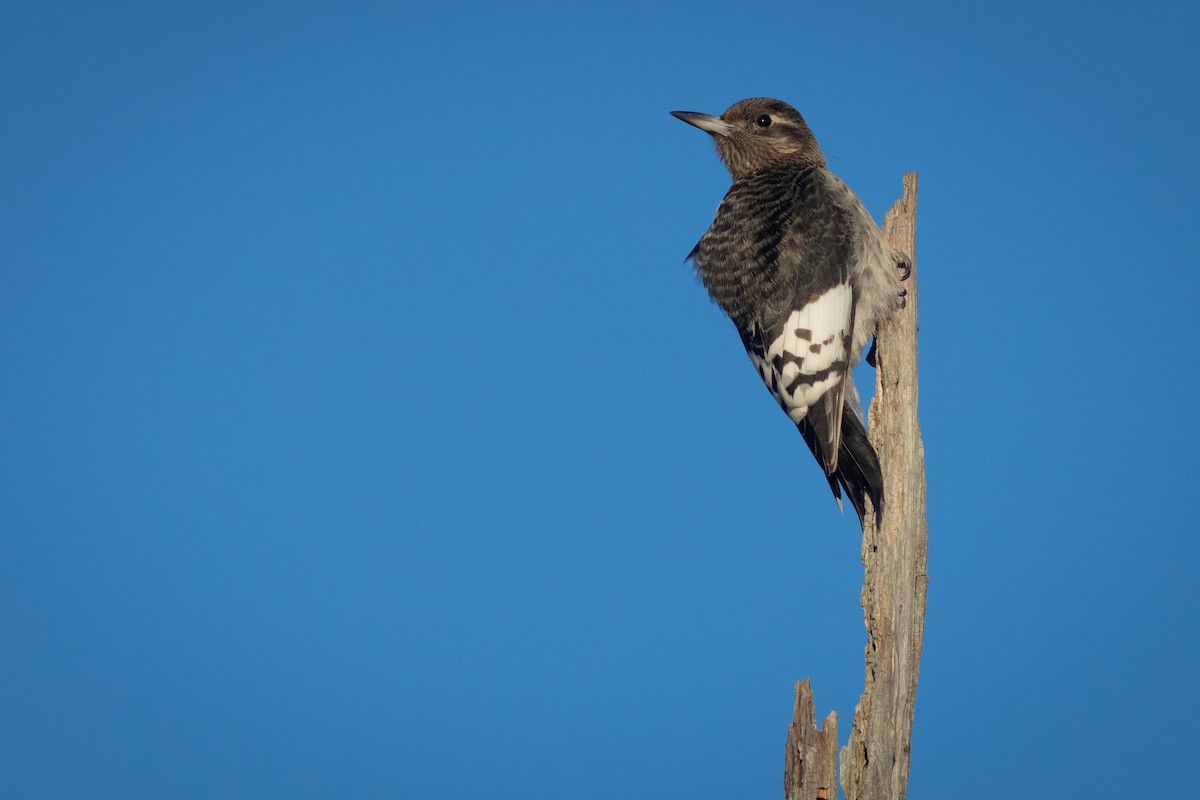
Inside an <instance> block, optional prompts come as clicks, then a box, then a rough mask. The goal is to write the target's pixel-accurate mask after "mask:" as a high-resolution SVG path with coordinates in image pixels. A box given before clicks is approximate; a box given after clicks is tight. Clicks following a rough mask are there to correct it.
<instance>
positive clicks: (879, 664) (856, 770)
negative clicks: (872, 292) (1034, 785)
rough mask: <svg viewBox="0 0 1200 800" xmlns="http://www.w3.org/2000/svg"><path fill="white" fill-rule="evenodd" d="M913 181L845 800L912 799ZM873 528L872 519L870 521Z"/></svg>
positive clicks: (867, 547) (920, 477)
mask: <svg viewBox="0 0 1200 800" xmlns="http://www.w3.org/2000/svg"><path fill="white" fill-rule="evenodd" d="M916 231H917V174H916V173H915V172H907V173H905V174H904V196H903V197H902V198H901V199H900V200H898V201H896V203H895V204H894V205H893V206H892V207H891V208H890V209H889V210H888V212H887V215H886V216H885V217H884V223H883V232H884V235H885V236H887V238H888V241H889V242H891V244H892V247H895V248H896V249H897V250H900V251H902V252H905V253H907V254H908V255H909V257H910V258H911V259H912V263H913V270H912V274H911V275H909V277H908V280H907V281H905V289H906V290H907V295H906V297H905V300H906V304H905V307H904V309H903V310H901V311H900V313H898V314H896V315H895V316H894V317H893V318H892V319H891V320H889V321H888V322H886V323H885V324H884V325H883V326H882V328H881V329H880V331H879V336H878V347H877V350H876V356H877V358H876V363H877V364H878V370H877V371H876V373H875V399H874V400H873V401H872V403H871V411H870V414H869V415H868V422H869V424H868V430H869V433H870V437H871V444H873V445H874V446H875V451H876V452H877V453H879V462H880V464H881V465H882V467H883V496H884V498H885V503H884V513H883V519H882V520H880V525H879V526H878V529H876V527H875V526H872V525H870V524H867V525H866V530H864V531H863V543H862V560H863V566H864V567H865V568H866V578H865V580H864V581H863V591H862V605H863V617H864V619H865V621H866V625H867V648H866V656H867V680H866V686H865V687H864V688H863V695H862V699H861V700H859V702H858V707H857V708H856V709H855V710H854V722H853V724H852V725H851V728H850V742H849V744H847V745H846V747H845V748H843V749H842V791H844V792H845V793H846V798H847V800H903V798H904V796H905V794H906V792H907V791H908V763H909V748H910V746H911V742H912V723H913V708H914V704H915V702H916V697H917V676H918V673H919V670H920V665H921V645H922V642H923V640H924V634H925V588H926V586H927V585H928V583H929V575H928V571H927V563H926V562H927V558H926V557H927V553H928V547H929V545H928V530H927V527H926V522H925V447H924V445H923V444H922V442H921V426H920V423H919V422H918V419H917V259H916V255H917V253H916ZM868 523H869V520H868Z"/></svg>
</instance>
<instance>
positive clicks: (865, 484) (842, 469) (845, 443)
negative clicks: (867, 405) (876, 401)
mask: <svg viewBox="0 0 1200 800" xmlns="http://www.w3.org/2000/svg"><path fill="white" fill-rule="evenodd" d="M855 399H856V398H852V397H847V398H846V400H845V401H844V402H843V404H842V430H841V440H840V442H839V444H838V458H837V466H836V467H834V469H833V471H832V472H826V473H825V479H826V480H828V481H829V489H830V490H831V491H832V492H833V496H834V499H836V500H837V502H838V507H839V508H840V507H841V505H842V489H845V491H846V496H847V497H848V498H850V504H851V505H853V506H854V511H855V513H857V514H858V523H859V525H865V524H866V523H865V521H864V520H865V515H866V502H865V500H866V498H867V497H870V498H871V505H872V506H873V507H874V508H875V520H876V524H878V521H879V520H880V519H881V518H882V517H883V472H882V471H881V470H880V468H879V456H877V455H876V454H875V448H874V447H872V446H871V440H870V439H868V438H867V429H866V427H865V426H864V425H863V421H862V418H861V417H860V416H859V414H858V412H857V410H856V409H855V408H854V405H852V403H853V402H854V400H855ZM797 427H798V428H799V429H800V435H801V436H803V437H804V442H805V444H807V445H808V449H809V450H811V451H812V454H813V456H814V457H816V459H817V463H818V464H820V465H821V466H822V467H824V466H825V465H826V464H827V463H828V461H829V460H828V459H826V458H825V457H824V456H823V454H822V445H821V441H820V437H819V436H818V435H817V432H816V430H814V428H813V426H812V424H811V423H810V421H809V420H808V419H807V418H805V419H803V420H801V422H800V423H799V424H798V425H797Z"/></svg>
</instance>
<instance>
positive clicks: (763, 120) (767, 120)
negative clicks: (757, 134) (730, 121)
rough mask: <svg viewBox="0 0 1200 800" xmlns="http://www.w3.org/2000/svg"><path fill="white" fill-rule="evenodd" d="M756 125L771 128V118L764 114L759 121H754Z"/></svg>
mask: <svg viewBox="0 0 1200 800" xmlns="http://www.w3.org/2000/svg"><path fill="white" fill-rule="evenodd" d="M754 124H755V125H757V126H758V127H760V128H769V127H771V118H770V117H769V116H767V115H766V114H763V115H761V116H760V117H759V118H758V119H756V120H754Z"/></svg>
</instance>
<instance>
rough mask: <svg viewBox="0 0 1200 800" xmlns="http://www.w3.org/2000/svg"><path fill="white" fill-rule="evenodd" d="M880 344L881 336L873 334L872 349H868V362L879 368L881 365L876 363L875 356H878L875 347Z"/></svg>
mask: <svg viewBox="0 0 1200 800" xmlns="http://www.w3.org/2000/svg"><path fill="white" fill-rule="evenodd" d="M878 346H879V337H877V336H872V337H871V349H870V350H868V351H867V363H868V364H870V365H871V366H872V367H874V368H875V369H878V368H879V365H878V364H876V363H875V356H876V353H875V348H876V347H878Z"/></svg>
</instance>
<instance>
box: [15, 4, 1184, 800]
mask: <svg viewBox="0 0 1200 800" xmlns="http://www.w3.org/2000/svg"><path fill="white" fill-rule="evenodd" d="M830 6H836V8H831V7H830ZM1196 13H1197V12H1196V11H1195V10H1194V8H1192V7H1191V6H1190V4H1185V3H1182V2H1181V3H1158V2H1147V3H1137V4H1133V3H1126V4H1121V3H1114V4H1100V5H1096V4H1090V5H1086V4H1071V3H1053V2H1051V3H1046V2H1042V1H1040V0H1039V2H1021V1H1018V2H1005V3H982V4H958V3H945V4H939V3H916V4H904V5H896V4H891V3H888V4H871V3H840V4H812V3H794V2H789V3H765V4H764V3H757V4H752V5H748V6H738V7H735V6H721V5H719V4H713V3H695V2H691V3H682V2H680V3H638V4H623V3H618V4H597V5H595V6H585V5H574V4H568V5H561V4H545V5H529V4H526V5H524V6H522V7H521V8H509V7H504V6H503V5H501V6H497V5H491V4H461V5H454V4H447V3H433V2H429V3H415V2H414V3H403V4H401V3H395V4H388V3H361V4H359V3H349V4H347V3H329V4H319V3H251V4H247V3H245V2H238V3H228V2H205V3H170V4H159V3H149V2H146V3H131V2H121V3H105V4H98V3H79V4H72V3H56V2H40V3H32V4H25V3H8V4H5V8H4V18H5V23H4V25H3V27H2V28H0V91H2V92H3V97H2V103H0V127H2V129H3V133H2V134H0V142H2V154H0V158H2V166H0V169H2V173H0V259H2V261H0V370H2V373H0V374H2V376H3V378H2V380H3V384H2V387H0V525H2V528H3V530H2V536H0V641H2V642H3V645H2V652H0V719H3V725H2V726H0V795H3V796H5V797H156V798H157V797H356V796H357V797H412V798H424V797H428V798H468V797H491V798H555V797H564V796H570V797H573V798H609V797H635V798H662V797H680V798H683V797H686V798H727V797H735V796H740V797H774V796H779V795H778V793H779V792H780V779H781V775H782V770H783V742H784V736H785V733H786V726H787V723H788V721H789V720H790V716H791V701H792V683H793V681H794V680H796V679H798V678H802V677H805V676H811V677H812V679H813V684H814V688H815V692H816V698H817V705H818V709H819V711H820V712H821V713H822V714H823V713H824V712H826V711H828V710H830V709H836V710H837V711H838V712H839V714H840V715H841V717H842V738H843V741H844V740H845V736H846V733H847V732H848V728H849V719H850V716H851V714H852V713H853V709H854V704H855V702H856V701H857V699H858V696H859V693H860V692H861V689H862V683H863V653H862V650H863V645H864V642H865V631H864V628H863V621H862V611H861V608H860V607H859V597H858V594H859V589H860V586H861V580H862V567H861V563H860V561H859V554H858V547H859V539H858V531H857V530H856V523H855V521H854V519H853V515H850V516H849V517H842V516H840V515H839V514H838V512H837V509H836V506H835V505H834V504H833V502H832V500H831V499H830V498H829V496H828V489H827V487H826V486H825V484H824V481H823V480H822V479H821V477H820V474H819V472H818V470H817V467H816V465H815V464H814V462H813V460H812V458H811V456H810V455H809V454H808V452H807V451H806V449H805V448H804V445H803V443H802V442H801V440H800V437H799V436H797V435H796V433H795V431H794V429H792V428H791V427H790V425H789V423H788V422H787V420H786V419H785V418H784V416H783V415H782V414H780V413H779V411H778V409H777V408H776V407H775V406H774V405H773V403H772V401H771V399H770V397H769V396H768V395H767V393H766V392H765V391H764V390H763V388H762V386H761V385H760V384H759V383H758V381H757V379H756V377H755V375H754V373H753V370H752V369H751V367H750V366H749V363H748V362H747V360H746V358H745V356H744V354H743V353H742V352H741V346H740V344H739V342H738V340H737V336H736V335H735V334H734V331H733V330H732V327H731V326H730V325H729V324H728V322H726V321H725V320H723V319H722V318H721V316H720V314H719V312H718V311H717V309H716V308H715V307H713V306H712V305H711V304H710V303H709V301H708V300H707V299H706V297H705V295H704V293H703V290H702V289H701V288H699V287H698V286H697V284H696V282H695V280H694V278H693V277H692V275H691V274H690V267H689V266H688V265H685V264H684V263H683V256H684V255H685V254H686V253H687V252H688V250H689V249H690V248H691V246H692V245H693V244H694V242H695V241H696V239H697V238H698V237H699V236H700V235H701V233H702V232H703V231H704V229H705V227H706V226H707V224H708V222H709V220H710V219H711V215H712V213H713V210H714V209H715V207H716V204H717V202H718V201H719V199H720V197H721V195H722V193H723V192H724V191H725V189H726V187H727V185H728V177H727V175H726V174H725V173H724V170H723V169H722V167H721V166H720V164H719V162H718V161H717V158H716V156H715V154H714V153H713V152H712V147H711V144H710V142H709V141H708V138H707V137H706V136H704V135H703V134H701V133H700V132H698V131H696V130H695V129H693V128H690V127H688V126H685V125H683V124H681V123H680V122H678V121H676V120H674V119H672V118H671V117H670V116H668V115H667V112H668V111H670V110H673V109H686V110H696V111H708V112H712V113H720V112H721V111H722V110H723V109H724V108H725V107H726V106H728V105H729V104H731V103H732V102H734V101H736V100H738V99H740V98H742V97H746V96H753V95H771V96H776V97H780V98H783V99H785V100H788V101H789V102H791V103H793V104H794V105H796V106H797V107H798V108H799V109H800V110H801V111H802V112H803V113H804V114H805V116H806V117H807V119H808V121H809V123H810V124H811V125H812V127H813V129H814V130H815V132H816V134H817V136H818V137H819V139H820V141H821V143H822V146H823V147H824V150H825V152H826V154H827V156H828V157H829V160H830V165H831V168H832V169H833V170H834V171H836V172H837V173H838V174H840V175H841V176H842V177H843V178H844V179H845V180H846V181H847V182H848V183H849V184H850V185H851V186H853V187H854V188H855V189H856V191H857V192H858V193H859V194H860V196H861V197H862V199H863V201H864V202H865V203H866V205H867V206H868V208H869V209H871V211H872V213H873V214H874V215H875V216H876V218H877V219H878V218H881V217H882V214H883V211H884V210H885V209H886V208H887V206H888V205H889V204H890V203H891V202H892V200H893V199H894V198H895V197H897V196H898V194H899V191H900V176H901V173H902V172H903V171H904V170H908V169H913V170H918V171H919V172H920V174H921V188H920V216H919V226H918V241H919V244H918V254H917V255H918V271H919V277H920V310H921V359H922V361H921V367H922V383H921V418H922V423H923V428H924V435H925V445H926V451H927V459H928V483H929V494H928V503H929V529H930V562H929V569H930V575H931V578H930V588H929V608H928V618H927V633H926V648H925V655H924V660H923V663H922V673H921V683H920V692H919V697H918V703H917V718H916V726H915V732H914V740H913V751H912V779H911V784H910V796H913V797H922V798H960V797H964V796H966V797H975V798H993V797H994V798H1001V797H1012V796H1014V795H1022V796H1029V795H1033V796H1044V797H1060V796H1061V797H1091V798H1117V797H1128V796H1131V795H1134V794H1137V795H1140V796H1147V797H1185V796H1190V795H1191V794H1192V793H1194V791H1195V786H1194V769H1193V767H1192V765H1191V763H1190V761H1191V760H1194V754H1195V753H1197V752H1200V733H1198V730H1197V726H1196V719H1197V718H1198V716H1200V695H1198V694H1197V693H1196V692H1195V687H1194V682H1195V673H1196V670H1197V667H1198V666H1200V665H1198V663H1197V662H1198V655H1200V647H1198V645H1197V622H1196V620H1197V619H1198V617H1200V602H1198V601H1197V590H1196V583H1195V582H1196V578H1195V573H1196V562H1197V558H1198V557H1200V547H1198V545H1197V536H1196V535H1197V524H1196V515H1195V511H1194V509H1193V508H1192V507H1191V499H1193V498H1194V494H1195V488H1194V479H1193V476H1194V474H1195V471H1196V452H1197V446H1198V445H1200V442H1198V441H1197V438H1198V437H1197V431H1196V425H1195V422H1194V412H1193V409H1192V407H1191V406H1192V403H1193V401H1194V398H1195V394H1196V381H1195V374H1194V368H1193V366H1194V358H1195V356H1194V352H1193V347H1192V344H1193V343H1192V339H1193V334H1194V330H1193V328H1194V319H1195V313H1196V312H1195V305H1196V297H1197V294H1198V293H1200V279H1198V278H1197V269H1198V267H1200V264H1198V263H1197V258H1196V255H1195V253H1196V229H1197V224H1198V223H1197V211H1198V208H1197V205H1198V204H1197V202H1196V200H1195V198H1196V186H1197V182H1198V180H1200V158H1198V156H1197V139H1196V136H1197V129H1198V127H1200V104H1198V103H1197V100H1196V98H1197V91H1198V88H1200V80H1198V78H1200V56H1198V55H1197V50H1198V48H1197V42H1198V41H1200V24H1198V21H1197V16H1196ZM870 380H871V374H870V373H869V372H867V373H865V374H861V375H860V383H865V382H869V381H870ZM1188 754H1191V755H1188Z"/></svg>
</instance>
